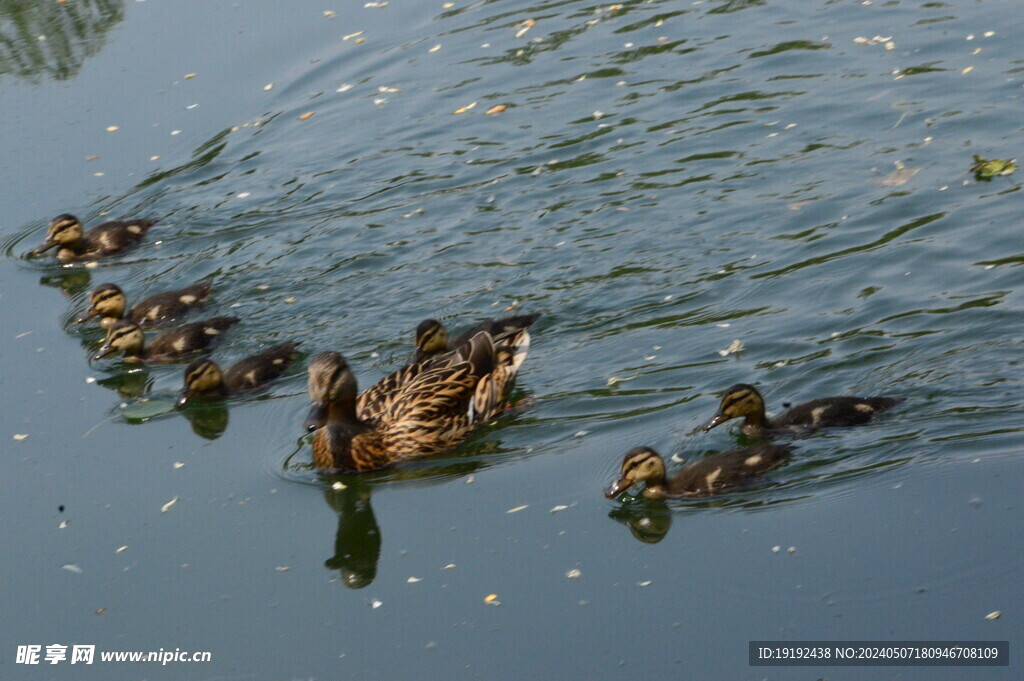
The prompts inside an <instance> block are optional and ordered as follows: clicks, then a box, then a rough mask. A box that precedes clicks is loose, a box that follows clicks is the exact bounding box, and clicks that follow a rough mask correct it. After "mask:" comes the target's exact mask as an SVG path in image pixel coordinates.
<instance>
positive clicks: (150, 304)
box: [77, 280, 213, 329]
mask: <svg viewBox="0 0 1024 681" xmlns="http://www.w3.org/2000/svg"><path fill="white" fill-rule="evenodd" d="M212 289H213V282H211V281H209V280H206V281H200V282H196V283H195V284H192V285H191V286H186V287H185V288H182V289H178V290H176V291H165V292H164V293H158V294H156V295H153V296H149V297H148V298H144V299H143V300H140V301H139V302H137V303H135V305H133V306H132V308H131V309H130V310H128V311H127V314H126V313H125V312H126V308H127V307H128V300H127V298H126V297H125V295H124V291H122V290H121V287H120V286H118V285H117V284H100V285H99V286H97V287H96V288H94V289H93V290H92V292H91V293H90V294H89V309H88V310H87V311H86V314H85V315H83V316H82V317H79V318H78V320H77V323H78V324H82V323H84V322H87V321H88V320H90V319H92V318H93V317H97V316H98V317H99V318H100V327H101V328H104V329H109V328H110V327H111V326H112V325H113V324H114V323H115V322H117V321H118V320H120V319H128V320H130V321H132V322H135V323H136V324H138V325H139V326H154V325H156V324H160V323H162V322H166V321H170V320H173V319H177V318H178V317H181V316H182V315H184V314H185V313H186V312H188V311H189V310H190V309H192V308H193V307H195V306H197V305H201V304H203V303H204V302H206V299H207V298H209V297H210V291H211V290H212Z"/></svg>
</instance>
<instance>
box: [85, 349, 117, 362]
mask: <svg viewBox="0 0 1024 681" xmlns="http://www.w3.org/2000/svg"><path fill="white" fill-rule="evenodd" d="M112 352H114V347H113V346H112V345H104V346H103V347H101V348H100V349H99V352H97V353H96V354H95V355H93V356H92V359H91V361H93V362H95V361H96V360H98V359H103V358H104V357H106V356H107V355H109V354H110V353H112Z"/></svg>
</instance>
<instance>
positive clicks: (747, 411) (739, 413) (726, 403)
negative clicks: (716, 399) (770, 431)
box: [701, 383, 764, 432]
mask: <svg viewBox="0 0 1024 681" xmlns="http://www.w3.org/2000/svg"><path fill="white" fill-rule="evenodd" d="M741 417H753V418H754V419H757V420H761V419H763V418H764V398H763V397H761V393H760V392H758V390H757V388H755V387H754V386H752V385H748V384H746V383H737V384H736V385H734V386H732V387H731V388H729V389H728V390H726V391H725V395H723V396H722V402H721V403H720V404H719V407H718V413H716V414H715V415H714V416H712V417H711V419H710V420H708V422H707V423H705V424H704V425H703V426H701V430H703V431H705V432H707V431H709V430H711V429H712V428H715V427H716V426H720V425H722V424H723V423H725V422H726V421H729V420H731V419H735V418H741Z"/></svg>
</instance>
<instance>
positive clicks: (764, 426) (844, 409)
mask: <svg viewBox="0 0 1024 681" xmlns="http://www.w3.org/2000/svg"><path fill="white" fill-rule="evenodd" d="M901 401H902V400H901V399H900V398H896V397H823V398H821V399H818V400H811V401H810V402H805V403H803V404H798V405H797V406H795V407H793V408H792V409H789V410H787V411H784V412H783V413H781V414H779V415H778V416H776V417H775V418H773V419H769V418H768V417H767V416H765V413H764V398H763V397H761V393H760V392H758V390H757V388H755V387H754V386H752V385H747V384H746V383H737V384H736V385H734V386H733V387H731V388H729V389H728V390H726V391H725V395H723V396H722V402H721V405H720V406H719V407H718V413H717V414H715V415H714V416H713V417H711V419H710V420H709V421H708V422H707V423H705V424H704V425H703V426H701V429H702V430H704V431H705V432H707V431H709V430H711V429H712V428H714V427H715V426H720V425H721V424H723V423H725V422H726V421H728V420H729V419H735V418H740V417H743V419H744V420H743V426H742V428H741V429H740V430H741V431H742V432H743V434H744V435H747V436H749V437H754V438H764V437H767V436H768V435H769V434H770V431H773V430H790V431H796V432H799V431H804V430H811V429H814V428H826V427H831V426H859V425H862V424H865V423H867V422H868V421H870V420H871V419H873V418H874V417H875V414H878V413H879V412H882V411H885V410H886V409H889V408H890V407H892V406H894V405H896V404H899V403H900V402H901Z"/></svg>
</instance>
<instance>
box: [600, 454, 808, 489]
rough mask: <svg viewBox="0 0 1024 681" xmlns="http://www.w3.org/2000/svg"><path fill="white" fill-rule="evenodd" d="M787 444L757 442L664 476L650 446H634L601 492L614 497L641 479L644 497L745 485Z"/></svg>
mask: <svg viewBox="0 0 1024 681" xmlns="http://www.w3.org/2000/svg"><path fill="white" fill-rule="evenodd" d="M792 451H793V448H792V447H790V446H788V445H760V446H758V447H745V448H743V449H733V450H730V451H728V452H721V453H720V454H712V455H711V456H708V457H706V458H704V459H701V460H699V461H695V462H694V463H691V464H690V465H688V466H686V467H684V468H683V469H682V470H680V471H679V472H677V473H675V474H673V475H671V476H668V475H667V474H666V471H665V460H664V459H663V458H662V457H661V455H660V454H658V452H656V451H654V450H653V449H651V448H650V447H634V448H633V449H631V450H629V451H628V452H626V456H625V457H623V459H622V469H621V472H620V474H619V477H618V479H617V480H615V482H613V483H612V484H611V486H610V487H609V488H608V489H607V491H605V496H606V497H608V498H609V499H614V498H615V497H617V496H619V495H620V494H622V493H623V492H625V491H626V490H627V489H629V488H630V487H631V486H632V485H634V484H636V483H639V482H645V483H647V485H646V487H645V488H644V491H643V495H644V496H645V497H647V498H648V499H665V498H670V497H699V496H709V495H712V494H718V493H719V492H724V491H728V490H731V489H735V488H737V487H742V486H743V485H748V484H750V483H752V482H754V481H756V480H757V479H758V478H760V477H761V475H762V474H763V473H765V472H767V471H770V470H771V469H773V468H775V467H776V466H779V465H780V464H782V462H784V461H785V460H786V459H788V458H789V456H790V454H791V453H792Z"/></svg>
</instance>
